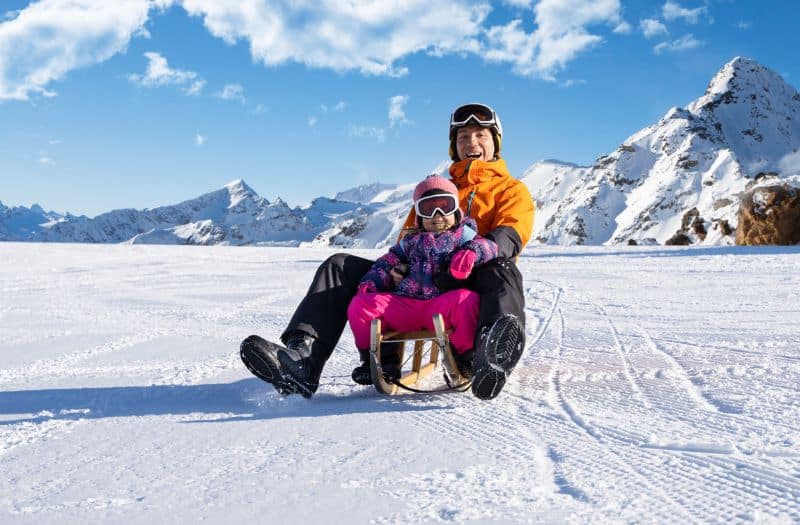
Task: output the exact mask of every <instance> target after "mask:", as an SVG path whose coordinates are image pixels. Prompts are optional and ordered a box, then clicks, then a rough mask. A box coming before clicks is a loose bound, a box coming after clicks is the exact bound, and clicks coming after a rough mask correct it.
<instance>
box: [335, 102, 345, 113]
mask: <svg viewBox="0 0 800 525" xmlns="http://www.w3.org/2000/svg"><path fill="white" fill-rule="evenodd" d="M344 108H345V103H344V101H339V102H337V103H336V105H335V106H333V109H334V111H338V112H340V113H341V112H342V111H344Z"/></svg>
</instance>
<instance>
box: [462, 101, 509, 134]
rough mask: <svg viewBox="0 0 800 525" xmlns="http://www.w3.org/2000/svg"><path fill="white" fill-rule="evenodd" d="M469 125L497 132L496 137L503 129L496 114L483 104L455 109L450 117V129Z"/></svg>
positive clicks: (466, 105)
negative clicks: (489, 128) (492, 129)
mask: <svg viewBox="0 0 800 525" xmlns="http://www.w3.org/2000/svg"><path fill="white" fill-rule="evenodd" d="M469 124H477V125H478V126H483V127H487V128H488V127H491V128H494V129H495V130H497V134H498V135H502V134H503V127H502V126H501V125H500V119H499V118H498V117H497V113H495V111H494V110H493V109H492V108H490V107H489V106H487V105H485V104H465V105H463V106H461V107H459V108H456V110H455V111H453V113H452V115H450V129H451V130H452V129H454V128H462V127H464V126H467V125H469Z"/></svg>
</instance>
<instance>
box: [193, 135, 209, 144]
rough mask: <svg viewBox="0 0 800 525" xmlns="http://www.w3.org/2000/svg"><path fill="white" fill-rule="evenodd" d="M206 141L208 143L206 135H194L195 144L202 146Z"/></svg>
mask: <svg viewBox="0 0 800 525" xmlns="http://www.w3.org/2000/svg"><path fill="white" fill-rule="evenodd" d="M205 143H206V137H205V136H203V135H201V134H199V133H197V134H196V135H195V136H194V145H195V146H202V145H203V144H205Z"/></svg>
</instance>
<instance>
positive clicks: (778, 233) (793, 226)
mask: <svg viewBox="0 0 800 525" xmlns="http://www.w3.org/2000/svg"><path fill="white" fill-rule="evenodd" d="M736 244H738V245H743V246H764V245H788V244H800V187H796V186H790V185H788V184H781V185H774V186H762V187H758V188H755V189H753V190H750V191H748V192H746V193H744V194H743V195H742V198H741V205H740V207H739V226H738V227H737V228H736Z"/></svg>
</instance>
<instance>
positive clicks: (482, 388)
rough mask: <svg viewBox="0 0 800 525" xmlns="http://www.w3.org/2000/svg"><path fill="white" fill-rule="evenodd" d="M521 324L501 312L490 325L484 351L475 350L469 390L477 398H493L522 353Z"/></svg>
mask: <svg viewBox="0 0 800 525" xmlns="http://www.w3.org/2000/svg"><path fill="white" fill-rule="evenodd" d="M523 335H524V334H523V327H522V324H521V323H520V321H519V320H518V319H517V318H516V317H515V316H513V315H504V316H502V317H500V318H499V319H498V320H497V321H495V323H494V324H493V325H492V327H491V329H490V330H489V334H488V337H487V339H488V341H487V342H486V348H485V349H484V351H480V352H478V351H476V352H475V356H474V365H473V374H472V393H473V395H474V396H475V397H477V398H479V399H487V400H488V399H494V398H495V397H497V395H498V394H500V391H501V390H502V389H503V387H504V386H505V384H506V379H507V378H508V374H509V373H511V371H512V370H513V369H514V366H515V365H516V364H517V362H518V361H519V358H520V357H521V356H522V351H523V347H524V340H523Z"/></svg>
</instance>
